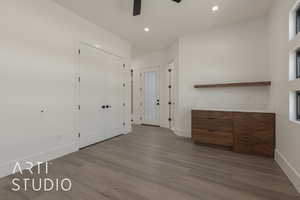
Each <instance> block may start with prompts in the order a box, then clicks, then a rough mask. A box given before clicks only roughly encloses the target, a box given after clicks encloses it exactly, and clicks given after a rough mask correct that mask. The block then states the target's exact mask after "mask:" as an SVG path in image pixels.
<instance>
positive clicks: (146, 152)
mask: <svg viewBox="0 0 300 200" xmlns="http://www.w3.org/2000/svg"><path fill="white" fill-rule="evenodd" d="M49 170H50V174H49V175H48V177H51V178H70V179H71V180H72V184H73V187H72V190H71V191H70V192H61V191H60V192H34V191H32V190H29V191H26V192H25V191H20V192H13V191H11V187H12V185H11V180H12V178H14V177H22V178H24V176H26V177H29V178H32V177H34V178H39V177H42V175H39V176H38V175H30V174H26V175H24V174H23V176H21V175H20V174H18V175H14V176H10V177H7V178H4V179H1V180H0V199H1V200H70V199H71V200H102V199H103V200H152V199H153V200H297V199H299V200H300V196H299V194H298V193H297V191H296V190H295V188H294V187H293V186H292V184H291V183H290V181H289V180H288V178H287V177H286V176H285V175H284V173H283V172H282V171H281V169H280V168H279V167H278V165H277V164H276V163H275V162H274V161H273V160H271V159H267V158H260V157H254V156H246V155H241V154H236V153H233V152H230V151H224V150H220V149H213V148H209V147H204V146H198V145H194V144H193V143H192V142H191V141H190V140H189V139H183V138H180V137H177V136H175V135H174V134H173V133H172V132H171V131H169V130H167V129H162V128H156V127H135V128H134V131H133V133H131V134H128V135H126V136H121V137H117V138H114V139H112V140H109V141H106V142H103V143H100V144H97V145H95V146H91V147H89V148H86V149H84V150H81V151H79V152H76V153H73V154H70V155H67V156H64V157H62V158H59V159H56V160H54V161H52V162H51V164H50V167H49Z"/></svg>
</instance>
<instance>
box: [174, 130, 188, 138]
mask: <svg viewBox="0 0 300 200" xmlns="http://www.w3.org/2000/svg"><path fill="white" fill-rule="evenodd" d="M173 131H174V133H175V134H176V135H177V136H179V137H185V138H191V137H190V136H188V132H187V131H182V130H178V129H176V128H175V129H174V130H173Z"/></svg>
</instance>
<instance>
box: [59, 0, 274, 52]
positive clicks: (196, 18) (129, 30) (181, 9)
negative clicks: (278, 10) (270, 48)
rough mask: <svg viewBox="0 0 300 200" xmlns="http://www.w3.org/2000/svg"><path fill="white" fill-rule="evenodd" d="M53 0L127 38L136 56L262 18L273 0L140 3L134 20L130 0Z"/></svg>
mask: <svg viewBox="0 0 300 200" xmlns="http://www.w3.org/2000/svg"><path fill="white" fill-rule="evenodd" d="M54 1H55V2H57V3H58V4H60V5H62V6H64V7H65V8H68V9H70V10H72V11H74V12H75V13H77V14H78V15H80V16H81V17H83V18H85V19H87V20H89V21H91V22H93V23H95V24H97V25H99V26H101V27H103V28H106V29H107V30H109V31H111V32H113V33H115V34H118V35H119V36H121V37H122V38H124V39H127V40H128V41H129V42H131V43H132V45H133V55H136V56H137V55H142V54H145V53H149V52H152V51H156V50H160V49H163V48H166V47H167V46H169V45H170V44H172V42H174V41H175V40H176V38H178V37H179V36H182V35H184V34H189V33H193V32H197V31H203V30H208V29H211V28H214V27H217V26H224V25H226V24H232V23H238V22H241V21H244V20H249V19H252V18H256V17H259V16H262V15H266V14H267V13H268V10H269V8H270V7H271V4H272V1H273V0H182V2H181V3H180V4H177V3H175V2H173V1H171V0H142V15H140V16H136V17H133V16H132V9H133V8H132V7H133V0H54ZM214 5H219V7H220V10H219V11H218V12H217V13H213V12H212V10H211V8H212V6H214ZM144 27H149V28H150V32H147V33H146V32H144Z"/></svg>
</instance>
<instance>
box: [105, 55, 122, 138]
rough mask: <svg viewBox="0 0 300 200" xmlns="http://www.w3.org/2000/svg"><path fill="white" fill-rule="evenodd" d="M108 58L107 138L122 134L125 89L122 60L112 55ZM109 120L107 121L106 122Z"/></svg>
mask: <svg viewBox="0 0 300 200" xmlns="http://www.w3.org/2000/svg"><path fill="white" fill-rule="evenodd" d="M108 57H109V64H108V67H109V70H107V73H106V78H107V83H106V85H107V90H106V94H105V95H106V96H107V104H108V105H109V108H108V110H107V113H106V119H107V120H106V122H107V123H106V124H107V132H108V135H107V138H111V137H115V136H117V135H121V134H122V133H123V132H124V125H123V123H124V118H125V110H124V106H125V105H124V103H125V100H124V99H125V98H124V97H125V89H124V88H125V87H124V85H123V84H124V68H123V63H122V60H121V59H119V58H118V57H116V56H114V55H108ZM108 119H109V120H108Z"/></svg>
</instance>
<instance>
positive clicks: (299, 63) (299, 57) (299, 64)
mask: <svg viewBox="0 0 300 200" xmlns="http://www.w3.org/2000/svg"><path fill="white" fill-rule="evenodd" d="M294 77H295V75H294ZM296 78H300V49H298V50H297V52H296Z"/></svg>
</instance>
